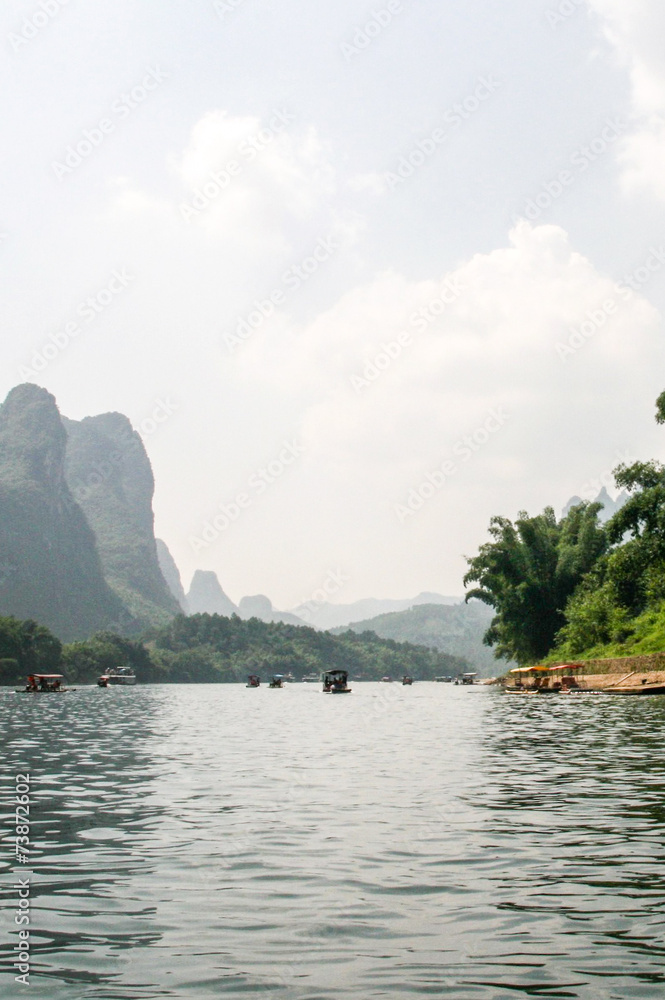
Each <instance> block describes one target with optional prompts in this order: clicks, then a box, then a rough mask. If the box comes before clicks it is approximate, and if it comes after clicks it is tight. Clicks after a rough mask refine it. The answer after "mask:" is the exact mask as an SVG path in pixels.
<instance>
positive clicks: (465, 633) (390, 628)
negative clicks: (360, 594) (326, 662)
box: [331, 601, 505, 677]
mask: <svg viewBox="0 0 665 1000" xmlns="http://www.w3.org/2000/svg"><path fill="white" fill-rule="evenodd" d="M492 616H493V615H492V610H491V608H488V607H487V606H486V605H485V604H481V603H480V602H479V601H473V603H471V604H420V605H417V606H416V607H413V608H409V609H408V610H407V611H392V612H389V613H388V614H385V615H377V617H376V618H368V619H366V620H365V621H361V622H353V623H352V624H351V625H349V626H347V628H348V629H352V630H353V631H354V632H367V631H371V632H375V633H376V635H378V636H379V637H380V638H382V639H395V640H396V641H397V642H410V643H415V644H417V645H421V646H429V647H434V648H435V649H438V650H439V651H440V652H442V653H449V654H450V655H451V656H460V657H462V658H463V659H466V660H468V661H469V663H470V664H471V667H470V669H473V670H476V671H477V672H478V673H479V674H480V675H481V676H483V677H492V676H493V675H494V674H496V673H497V671H498V670H505V664H504V665H503V667H501V668H499V667H498V666H497V662H496V659H495V657H494V654H493V653H492V651H491V650H490V649H489V648H488V647H487V646H486V645H484V644H483V636H484V635H485V632H486V631H487V629H488V628H489V627H490V623H491V621H492ZM347 628H336V629H332V630H331V631H332V632H333V633H334V634H335V635H340V634H342V633H344V632H346V631H347Z"/></svg>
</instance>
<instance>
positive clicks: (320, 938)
mask: <svg viewBox="0 0 665 1000" xmlns="http://www.w3.org/2000/svg"><path fill="white" fill-rule="evenodd" d="M354 689H355V690H354V693H353V695H352V696H350V697H348V698H332V697H325V696H323V695H322V694H321V693H320V692H319V691H318V690H317V689H316V688H315V686H313V685H290V686H289V687H287V688H285V689H283V690H274V691H270V690H268V689H267V688H260V689H258V690H247V689H245V688H244V687H241V686H239V685H238V686H235V685H234V686H219V687H213V686H192V687H177V688H176V687H140V688H135V689H132V690H129V689H127V690H122V689H107V690H100V689H96V688H95V689H89V688H88V689H81V690H79V691H78V692H76V693H71V694H68V695H63V696H51V697H49V696H43V697H41V696H37V697H27V696H26V697H22V696H20V695H15V694H14V693H13V692H9V691H6V690H3V691H1V692H0V733H2V760H3V777H4V779H5V782H4V787H5V789H9V790H10V791H11V783H12V782H13V776H14V774H15V773H18V772H21V771H25V770H26V769H27V770H30V771H31V773H32V776H33V782H32V783H33V787H34V792H33V806H32V810H33V811H32V819H33V826H32V840H33V844H34V847H35V853H34V855H33V870H34V873H35V874H34V877H33V880H32V882H33V884H32V905H33V909H32V919H33V923H32V926H31V930H32V941H31V944H32V978H31V986H30V996H31V997H34V998H39V1000H41V998H42V997H43V998H49V1000H64V998H67V1000H70V998H73V1000H80V998H86V1000H87V998H103V1000H111V998H117V1000H125V998H128V1000H129V998H131V1000H133V998H137V1000H148V998H153V997H160V998H161V997H165V998H171V997H174V998H175V997H177V998H185V1000H186V998H190V997H191V998H196V1000H208V998H212V997H228V998H232V997H243V998H254V997H267V996H271V997H274V998H275V1000H286V998H288V1000H343V998H347V997H348V998H354V1000H356V998H357V1000H361V998H362V1000H366V998H372V997H377V998H378V997H381V998H388V1000H397V998H404V997H408V996H418V995H423V996H436V997H438V996H446V997H451V998H455V1000H457V998H459V1000H463V998H467V997H473V998H481V1000H504V998H509V997H519V996H523V997H524V996H536V997H537V996H541V997H573V998H575V997H578V998H584V1000H614V998H616V1000H627V998H649V1000H651V998H656V997H658V998H662V997H663V995H665V990H664V985H665V946H664V940H665V939H664V937H663V926H664V924H665V906H664V903H665V876H664V875H663V854H664V852H665V845H664V831H665V795H664V785H665V743H664V741H663V733H664V731H665V730H664V726H665V698H644V699H616V700H614V699H612V698H609V697H607V698H602V697H599V698H594V697H577V696H569V697H560V698H542V699H538V698H524V699H522V698H508V697H505V696H503V695H501V694H500V693H499V692H497V691H495V690H492V689H486V688H485V689H482V688H472V689H461V688H451V687H450V686H448V685H441V684H439V685H437V684H420V685H418V684H416V685H414V686H413V687H412V688H403V687H402V686H401V685H392V686H387V685H378V684H354ZM5 843H6V845H7V846H8V841H6V842H5ZM7 857H8V851H7V852H5V858H7ZM12 861H13V858H11V857H9V858H8V863H7V864H6V865H5V867H4V869H3V871H4V875H3V885H4V886H5V887H6V890H7V891H6V893H5V898H4V900H3V908H4V911H5V914H6V915H8V917H9V919H7V920H5V921H3V926H4V928H5V929H4V931H3V935H2V941H1V945H2V951H3V957H5V958H6V956H8V955H10V954H11V952H12V948H13V945H14V944H15V943H16V938H15V937H14V936H13V935H12V934H8V933H7V929H8V928H9V930H10V931H11V930H12V929H13V928H11V921H12V919H13V909H14V907H15V905H16V904H15V900H14V899H13V892H12V889H11V886H12V884H13V882H14V880H15V876H14V875H13V874H12ZM4 995H7V996H9V997H14V996H17V997H18V996H22V995H25V988H24V987H21V986H19V985H15V984H14V983H13V982H12V980H11V977H5V990H4V992H3V996H4Z"/></svg>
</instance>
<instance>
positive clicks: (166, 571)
mask: <svg viewBox="0 0 665 1000" xmlns="http://www.w3.org/2000/svg"><path fill="white" fill-rule="evenodd" d="M155 542H156V543H157V561H158V563H159V568H160V570H161V571H162V576H163V577H164V580H165V581H166V586H167V587H168V588H169V590H170V591H171V593H172V594H173V596H174V597H175V599H176V601H177V602H178V604H179V605H180V607H181V608H182V610H183V611H184V612H185V614H187V597H186V596H185V590H184V588H183V585H182V580H181V579H180V570H179V569H178V567H177V566H176V562H175V559H174V558H173V556H172V555H171V553H170V552H169V549H168V546H167V544H166V542H163V541H162V540H161V538H156V539H155Z"/></svg>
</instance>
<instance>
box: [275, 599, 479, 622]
mask: <svg viewBox="0 0 665 1000" xmlns="http://www.w3.org/2000/svg"><path fill="white" fill-rule="evenodd" d="M461 600H462V598H461V597H442V596H441V594H431V593H427V592H424V593H422V594H418V596H417V597H411V598H405V599H403V600H390V599H385V600H380V599H378V598H376V597H366V598H364V599H363V600H360V601H355V602H354V603H353V604H329V603H328V602H327V601H306V602H304V603H303V604H299V605H298V607H297V608H293V609H292V612H293V614H295V615H297V617H298V618H299V619H300V620H301V621H304V622H305V624H307V625H311V626H312V627H313V628H320V629H333V628H337V627H339V626H340V625H349V624H350V623H351V622H357V621H360V620H361V619H367V618H375V617H376V616H377V615H383V614H388V613H389V612H394V611H405V610H406V609H407V608H412V607H415V606H416V605H418V604H458V603H459V602H460V601H461Z"/></svg>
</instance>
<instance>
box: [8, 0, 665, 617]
mask: <svg viewBox="0 0 665 1000" xmlns="http://www.w3.org/2000/svg"><path fill="white" fill-rule="evenodd" d="M0 38H2V45H3V58H2V71H1V77H0V104H1V106H2V122H3V127H2V134H1V139H0V144H1V148H2V154H1V159H0V165H1V171H2V189H1V190H2V193H1V204H0V268H1V272H2V278H3V280H2V290H1V292H0V294H1V300H2V314H3V338H2V366H1V368H0V371H1V372H2V382H3V385H2V386H0V389H1V390H2V395H3V396H4V394H5V393H6V392H7V391H8V390H9V389H10V388H11V387H12V386H13V385H16V384H17V383H19V382H22V381H32V382H36V383H38V384H40V385H43V386H45V387H46V388H48V389H49V390H50V391H51V392H53V393H54V395H55V396H56V398H57V400H58V403H59V406H60V409H61V411H62V413H63V414H65V415H66V416H69V417H72V418H81V417H83V416H86V415H88V414H95V413H102V412H106V411H109V410H119V411H121V412H123V413H126V414H127V415H128V416H129V417H130V419H131V420H132V422H133V423H134V426H136V427H137V428H138V429H139V431H140V432H141V433H142V436H143V439H144V441H145V445H146V448H147V450H148V453H149V455H150V458H151V460H152V464H153V468H154V471H155V477H156V481H157V487H156V495H155V514H156V530H157V533H158V535H160V536H161V537H162V538H164V540H165V541H166V542H167V544H168V545H169V547H170V549H171V551H172V553H173V555H174V557H175V559H176V561H177V563H178V565H179V567H180V569H181V572H182V575H183V578H184V582H185V585H187V584H188V582H189V578H190V577H191V574H192V573H193V571H194V570H195V569H196V568H201V569H213V570H215V571H216V572H217V573H218V575H219V578H220V581H221V582H222V585H223V586H224V588H225V589H226V591H227V592H228V593H229V595H230V596H231V597H232V598H233V599H234V600H239V599H240V597H242V596H243V595H244V594H252V593H257V592H263V593H267V594H268V595H269V596H270V597H271V598H272V600H273V602H274V603H275V604H276V605H277V606H279V607H282V608H286V607H290V606H293V605H295V604H297V603H298V602H300V601H301V600H307V599H309V598H310V596H311V595H312V593H314V592H315V591H317V590H318V589H319V588H321V587H322V586H323V585H324V584H326V583H327V585H328V588H329V590H330V592H331V595H332V599H333V600H335V601H338V602H347V601H350V600H354V599H357V598H360V597H366V596H370V595H372V596H377V597H405V596H409V595H413V594H415V593H417V592H418V591H421V590H437V591H440V592H443V593H447V594H455V593H461V592H462V590H463V587H462V582H461V580H462V575H463V572H464V568H465V563H464V559H463V555H464V554H466V555H473V554H474V553H475V552H476V550H477V548H478V546H479V544H481V543H482V542H483V541H484V540H485V538H486V537H487V536H486V530H487V526H488V523H489V519H490V517H491V516H492V515H493V514H504V515H506V516H509V517H514V516H515V515H516V514H517V512H518V511H519V510H520V509H526V510H528V511H529V512H530V513H537V512H538V511H540V510H542V508H543V507H544V506H545V505H547V504H552V505H553V506H554V507H555V508H557V510H560V509H561V507H562V506H563V504H564V503H565V502H566V501H567V500H568V498H569V497H570V496H571V495H573V494H578V495H582V496H585V497H590V496H591V495H592V493H594V492H595V491H597V487H598V485H599V483H600V482H601V481H602V480H603V479H605V481H607V482H609V481H610V479H609V472H610V470H611V469H612V468H613V466H615V465H616V464H617V462H618V461H621V460H624V459H631V458H636V457H643V458H648V457H662V456H663V455H664V454H665V446H664V445H665V442H664V440H663V433H664V432H663V431H662V429H659V428H657V427H656V425H655V423H654V420H653V413H654V400H655V397H656V395H657V394H658V393H659V392H660V391H661V390H662V389H664V388H665V366H664V361H665V350H664V347H665V344H664V342H663V323H662V315H661V313H662V310H663V308H664V307H665V224H664V223H665V212H664V207H665V118H664V115H665V62H664V61H663V51H665V7H664V6H663V3H662V0H640V2H637V0H511V2H510V3H498V2H497V0H448V2H444V0H438V2H437V0H402V2H401V3H400V2H398V0H389V2H387V0H376V2H375V3H374V4H372V3H361V2H358V0H336V2H335V3H325V2H322V0H319V2H313V0H308V2H306V0H281V2H280V3H277V2H268V0H218V2H216V3H213V2H211V0H210V2H203V0H201V2H188V3H175V2H173V0H159V2H158V0H134V2H130V0H96V2H95V3H83V2H82V0H68V2H66V3H62V2H58V0H41V2H18V0H6V2H5V3H4V4H2V6H1V8H0ZM631 285H632V287H631Z"/></svg>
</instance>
